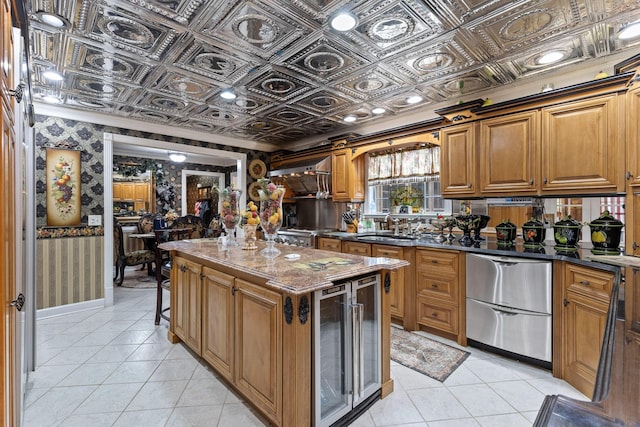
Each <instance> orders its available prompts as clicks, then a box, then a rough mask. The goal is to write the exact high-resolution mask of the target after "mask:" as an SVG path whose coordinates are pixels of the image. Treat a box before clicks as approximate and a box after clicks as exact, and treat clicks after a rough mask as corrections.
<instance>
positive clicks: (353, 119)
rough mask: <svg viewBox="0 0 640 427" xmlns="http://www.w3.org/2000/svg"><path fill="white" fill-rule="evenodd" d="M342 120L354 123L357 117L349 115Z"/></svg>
mask: <svg viewBox="0 0 640 427" xmlns="http://www.w3.org/2000/svg"><path fill="white" fill-rule="evenodd" d="M342 120H344V121H345V122H347V123H352V122H355V121H356V116H354V115H353V114H349V115H348V116H344V118H343V119H342Z"/></svg>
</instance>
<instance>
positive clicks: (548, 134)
mask: <svg viewBox="0 0 640 427" xmlns="http://www.w3.org/2000/svg"><path fill="white" fill-rule="evenodd" d="M619 102H620V99H619V98H618V96H617V95H616V94H612V95H606V96H599V97H595V98H589V99H583V100H579V101H574V102H566V103H563V104H561V105H557V106H554V107H548V108H543V109H542V192H543V193H545V194H558V193H560V194H569V193H570V192H577V193H602V192H617V191H623V189H624V171H625V164H624V145H622V137H623V136H624V135H625V134H624V126H625V124H624V120H623V119H622V118H621V117H620V114H619V111H620V109H619V108H618V103H619Z"/></svg>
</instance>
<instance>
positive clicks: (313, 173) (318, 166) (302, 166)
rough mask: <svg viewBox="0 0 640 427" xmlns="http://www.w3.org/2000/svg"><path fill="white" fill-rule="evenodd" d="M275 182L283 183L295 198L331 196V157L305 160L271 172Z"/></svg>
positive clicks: (270, 174) (270, 175)
mask: <svg viewBox="0 0 640 427" xmlns="http://www.w3.org/2000/svg"><path fill="white" fill-rule="evenodd" d="M269 177H270V178H275V179H274V181H281V182H282V183H283V184H284V185H286V186H287V188H289V189H290V190H291V191H292V192H293V194H294V196H295V197H298V198H300V197H316V194H318V192H321V193H327V194H331V157H330V156H329V157H323V158H320V159H318V158H316V159H311V160H305V161H301V162H298V163H292V164H289V165H287V167H286V168H283V169H278V170H273V171H271V172H269Z"/></svg>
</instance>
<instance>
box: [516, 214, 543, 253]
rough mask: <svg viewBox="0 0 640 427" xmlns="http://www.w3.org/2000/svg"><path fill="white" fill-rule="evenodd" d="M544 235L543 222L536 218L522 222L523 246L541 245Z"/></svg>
mask: <svg viewBox="0 0 640 427" xmlns="http://www.w3.org/2000/svg"><path fill="white" fill-rule="evenodd" d="M545 235H546V230H545V228H544V223H543V222H542V221H540V220H538V219H535V218H532V219H531V220H529V221H527V222H525V223H524V224H522V240H524V246H525V247H526V246H540V245H542V243H543V242H544V237H545Z"/></svg>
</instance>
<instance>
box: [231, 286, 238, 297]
mask: <svg viewBox="0 0 640 427" xmlns="http://www.w3.org/2000/svg"><path fill="white" fill-rule="evenodd" d="M237 291H238V288H236V285H233V286H232V287H231V295H233V296H235V295H236V292H237Z"/></svg>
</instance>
